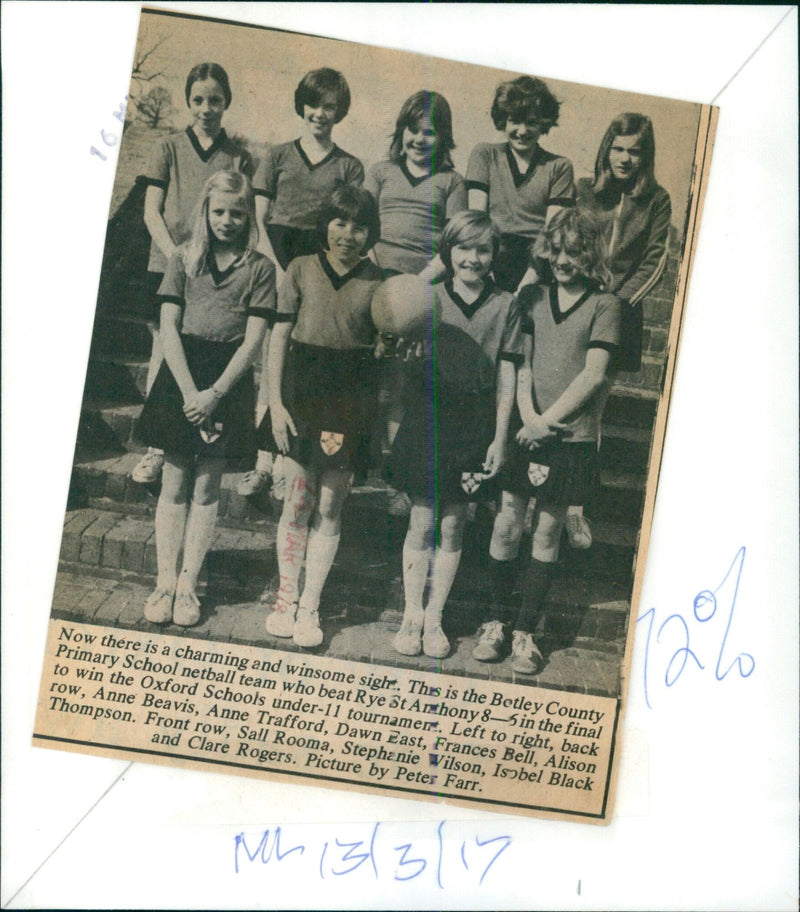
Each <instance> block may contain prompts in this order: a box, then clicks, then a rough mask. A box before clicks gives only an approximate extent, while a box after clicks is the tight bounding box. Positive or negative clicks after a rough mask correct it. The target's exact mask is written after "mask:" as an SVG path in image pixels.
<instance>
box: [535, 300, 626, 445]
mask: <svg viewBox="0 0 800 912" xmlns="http://www.w3.org/2000/svg"><path fill="white" fill-rule="evenodd" d="M519 305H520V308H521V311H522V331H523V332H525V333H528V334H529V335H531V336H532V337H533V358H532V363H531V393H532V397H533V405H534V408H535V409H536V411H537V412H538V413H539V414H542V413H543V412H545V411H546V410H547V409H548V408H550V406H551V405H553V403H554V402H556V401H557V400H558V398H559V397H560V396H561V394H562V393H563V392H564V391H565V390H566V389H567V387H568V386H569V385H570V383H572V381H573V380H574V379H575V378H576V377H577V376H578V374H580V372H581V371H582V370H583V368H584V367H585V365H586V353H587V352H588V351H589V349H590V348H602V349H605V350H606V351H609V352H611V353H612V354H613V353H614V352H615V351H616V350H617V347H618V346H619V342H620V323H621V317H622V305H621V304H620V301H619V299H618V298H616V297H615V296H614V295H611V294H600V293H590V292H587V293H586V294H584V295H582V296H581V297H580V298H578V300H577V301H576V302H575V303H574V304H573V305H572V307H570V309H569V310H567V311H565V312H563V313H562V312H561V311H560V309H559V306H558V286H557V285H555V284H553V285H550V286H547V285H527V286H525V288H523V289H522V290H521V291H520V293H519ZM603 402H604V397H603V396H602V395H598V394H596V395H595V396H593V397H592V398H591V399H590V400H589V401H588V402H586V403H585V404H584V406H583V407H582V408H581V409H580V410H579V411H578V412H577V413H576V414H575V415H573V416H572V417H570V418H568V419H567V420H566V421H565V422H564V423H565V424H566V425H567V427H568V429H569V431H570V432H571V435H570V436H569V437H568V438H567V439H568V440H569V441H571V442H575V443H578V442H581V441H596V440H599V435H600V418H601V413H602V407H603Z"/></svg>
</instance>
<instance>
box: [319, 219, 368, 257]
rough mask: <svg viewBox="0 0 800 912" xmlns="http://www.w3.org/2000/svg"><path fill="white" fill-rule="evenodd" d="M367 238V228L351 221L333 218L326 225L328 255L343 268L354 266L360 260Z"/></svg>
mask: <svg viewBox="0 0 800 912" xmlns="http://www.w3.org/2000/svg"><path fill="white" fill-rule="evenodd" d="M368 237H369V228H367V226H366V225H359V224H357V223H356V222H354V221H353V220H352V219H347V218H335V219H333V221H331V222H329V223H328V238H327V240H328V253H329V255H330V257H331V258H332V259H334V260H337V261H338V262H339V263H341V264H342V265H343V266H345V267H348V268H349V267H352V266H355V265H356V263H358V261H359V260H360V259H361V254H362V253H363V252H364V247H365V246H366V243H367V238H368Z"/></svg>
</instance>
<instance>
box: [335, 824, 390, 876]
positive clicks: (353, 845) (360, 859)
mask: <svg viewBox="0 0 800 912" xmlns="http://www.w3.org/2000/svg"><path fill="white" fill-rule="evenodd" d="M379 826H380V824H379V823H376V824H375V828H374V829H373V831H372V839H371V840H370V846H369V851H368V852H364V853H363V854H361V855H354V854H353V852H354V850H355V849H357V848H358V847H359V846H361V845H364V841H363V840H362V839H359V840H357V841H356V842H340V841H339V840H338V839H337V840H336V845H337V846H339V848H340V849H343V848H345V847H346V848H347V849H348V851H347V852H345V853H344V855H342V861H355V864H354V865H353V866H352V867H351V868H347V869H346V870H344V871H334V870H333V868H331V871H332V872H333V873H334V874H335V875H336V876H337V877H341V876H342V875H343V874H350V873H351V872H352V871H355V869H356V868H358V867H360V866H361V865H362V864H364V862H365V861H366V860H367V859H368V858H369V859H370V860H371V861H372V870H373V871H374V872H375V877H376V879H377V877H378V866H377V865H376V864H375V837H376V836H377V834H378V827H379Z"/></svg>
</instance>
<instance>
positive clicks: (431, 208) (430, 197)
mask: <svg viewBox="0 0 800 912" xmlns="http://www.w3.org/2000/svg"><path fill="white" fill-rule="evenodd" d="M364 186H365V188H366V189H367V190H369V192H370V193H371V194H372V195H373V196H374V197H375V200H376V201H377V203H378V211H379V213H380V219H381V237H380V240H379V241H378V243H377V244H376V245H375V248H374V250H375V259H376V261H377V262H378V264H379V265H380V267H381V269H391V270H393V271H395V272H404V273H412V274H414V275H416V274H417V273H419V272H421V271H422V270H423V269H424V268H425V266H426V265H427V264H428V262H429V261H430V260H431V258H432V257H433V255H434V254H435V253H436V249H437V245H438V243H439V238H440V236H441V233H442V230H443V228H444V226H445V224H446V222H447V220H448V219H449V218H452V217H453V216H454V215H455V214H456V213H457V212H460V211H461V210H462V209H466V208H467V189H466V185H465V183H464V178H463V177H462V176H461V175H460V174H459V173H458V172H457V171H454V170H452V169H449V170H446V171H438V172H435V173H433V174H429V175H425V176H423V177H414V176H413V175H412V174H411V172H410V171H409V170H408V168H407V167H406V163H405V159H403V160H402V161H401V162H399V163H398V162H392V161H382V162H378V163H377V164H376V165H374V166H373V167H372V168H371V169H370V171H369V174H368V175H367V180H366V182H365V184H364Z"/></svg>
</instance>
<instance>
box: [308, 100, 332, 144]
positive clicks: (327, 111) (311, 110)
mask: <svg viewBox="0 0 800 912" xmlns="http://www.w3.org/2000/svg"><path fill="white" fill-rule="evenodd" d="M336 108H337V105H336V96H335V95H333V94H332V93H331V92H323V93H322V95H321V96H320V99H319V101H318V102H317V103H316V104H315V105H303V122H304V123H305V125H306V129H307V130H308V132H309V133H310V134H311V135H312V136H313V137H314V138H315V139H328V138H329V137H330V135H331V131H332V130H333V127H334V125H335V123H336Z"/></svg>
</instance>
